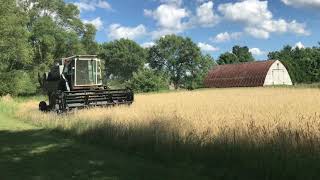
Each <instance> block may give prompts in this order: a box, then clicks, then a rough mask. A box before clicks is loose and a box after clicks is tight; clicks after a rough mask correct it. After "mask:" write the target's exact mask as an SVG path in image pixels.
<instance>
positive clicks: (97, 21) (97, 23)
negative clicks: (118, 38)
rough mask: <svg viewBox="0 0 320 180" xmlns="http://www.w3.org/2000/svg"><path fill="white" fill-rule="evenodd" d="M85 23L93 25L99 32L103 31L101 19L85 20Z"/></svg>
mask: <svg viewBox="0 0 320 180" xmlns="http://www.w3.org/2000/svg"><path fill="white" fill-rule="evenodd" d="M83 23H85V24H92V25H94V27H96V29H97V30H101V29H102V28H103V22H102V20H101V18H100V17H97V18H95V19H93V20H83Z"/></svg>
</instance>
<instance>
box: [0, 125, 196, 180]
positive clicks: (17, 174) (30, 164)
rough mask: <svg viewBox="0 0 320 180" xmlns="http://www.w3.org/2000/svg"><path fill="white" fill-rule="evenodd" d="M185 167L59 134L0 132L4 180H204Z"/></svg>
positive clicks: (1, 164) (0, 157)
mask: <svg viewBox="0 0 320 180" xmlns="http://www.w3.org/2000/svg"><path fill="white" fill-rule="evenodd" d="M182 166H185V165H182ZM185 167H186V168H181V167H180V168H177V167H166V166H163V165H161V164H160V163H154V162H151V161H148V160H145V159H143V158H142V157H139V156H137V155H129V154H126V153H122V152H119V151H114V150H112V149H110V148H103V149H101V148H98V147H95V146H90V145H88V144H82V143H80V142H76V141H74V140H72V139H69V138H68V137H66V136H64V135H63V134H61V133H60V132H55V131H48V130H28V131H0V179H3V180H6V179H10V180H12V179H36V180H37V179H59V180H60V179H185V178H192V179H201V178H200V177H199V176H194V172H192V171H191V170H190V169H189V167H187V166H185ZM186 169H189V170H187V171H186V172H185V171H184V170H186Z"/></svg>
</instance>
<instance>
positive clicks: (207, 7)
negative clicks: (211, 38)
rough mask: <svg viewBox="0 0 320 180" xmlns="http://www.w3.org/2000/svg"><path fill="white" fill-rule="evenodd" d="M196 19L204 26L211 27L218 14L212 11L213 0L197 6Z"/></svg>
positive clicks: (215, 21)
mask: <svg viewBox="0 0 320 180" xmlns="http://www.w3.org/2000/svg"><path fill="white" fill-rule="evenodd" d="M196 21H197V22H198V24H200V25H201V26H204V27H212V26H213V25H215V24H217V23H218V21H219V16H218V15H216V14H215V13H214V11H213V2H212V1H209V2H206V3H203V4H202V5H200V6H199V7H198V8H197V16H196Z"/></svg>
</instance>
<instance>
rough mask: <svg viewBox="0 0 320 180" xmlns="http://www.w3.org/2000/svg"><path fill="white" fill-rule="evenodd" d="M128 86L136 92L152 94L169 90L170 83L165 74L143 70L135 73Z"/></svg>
mask: <svg viewBox="0 0 320 180" xmlns="http://www.w3.org/2000/svg"><path fill="white" fill-rule="evenodd" d="M127 86H128V87H130V88H132V89H133V90H135V91H136V92H152V91H159V90H165V89H168V88H169V83H168V80H167V78H165V76H164V75H163V74H159V73H156V72H154V71H153V70H151V69H143V70H139V71H138V72H136V73H133V77H132V79H131V80H129V81H128V82H127Z"/></svg>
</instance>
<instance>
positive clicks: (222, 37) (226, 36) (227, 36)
mask: <svg viewBox="0 0 320 180" xmlns="http://www.w3.org/2000/svg"><path fill="white" fill-rule="evenodd" d="M241 35H242V33H241V32H233V33H228V32H223V33H219V34H217V35H216V37H214V38H212V40H213V41H214V42H218V43H219V42H226V41H230V40H232V39H238V38H240V36H241Z"/></svg>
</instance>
